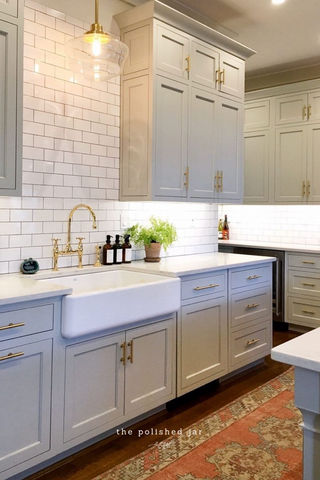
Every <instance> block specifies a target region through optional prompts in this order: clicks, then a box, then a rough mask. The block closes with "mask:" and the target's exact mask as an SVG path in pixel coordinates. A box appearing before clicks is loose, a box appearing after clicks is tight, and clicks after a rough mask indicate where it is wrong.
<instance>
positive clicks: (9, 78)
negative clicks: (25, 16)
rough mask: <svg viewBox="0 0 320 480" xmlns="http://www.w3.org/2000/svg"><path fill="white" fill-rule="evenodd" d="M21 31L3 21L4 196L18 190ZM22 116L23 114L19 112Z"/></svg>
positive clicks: (0, 114) (0, 144)
mask: <svg viewBox="0 0 320 480" xmlns="http://www.w3.org/2000/svg"><path fill="white" fill-rule="evenodd" d="M17 36H18V27H17V26H16V25H12V24H10V23H7V22H3V21H1V20H0V192H1V190H3V193H2V194H3V195H6V194H7V193H8V192H7V191H6V189H8V190H14V189H15V188H16V156H17V144H16V142H17ZM19 114H20V115H21V112H19Z"/></svg>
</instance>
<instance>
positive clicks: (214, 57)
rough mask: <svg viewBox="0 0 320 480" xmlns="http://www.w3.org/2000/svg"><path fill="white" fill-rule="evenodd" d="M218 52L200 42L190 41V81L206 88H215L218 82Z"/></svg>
mask: <svg viewBox="0 0 320 480" xmlns="http://www.w3.org/2000/svg"><path fill="white" fill-rule="evenodd" d="M219 57H220V56H219V52H218V51H217V50H215V49H214V48H211V47H210V46H209V45H204V44H203V43H202V42H196V41H193V42H192V56H191V61H192V66H191V80H192V82H194V83H196V84H199V85H203V86H204V87H207V88H212V89H214V90H215V89H216V88H217V87H218V85H219V83H218V81H217V80H218V77H217V74H218V70H219V61H220V60H219Z"/></svg>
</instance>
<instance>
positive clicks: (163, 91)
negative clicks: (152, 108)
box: [155, 76, 188, 197]
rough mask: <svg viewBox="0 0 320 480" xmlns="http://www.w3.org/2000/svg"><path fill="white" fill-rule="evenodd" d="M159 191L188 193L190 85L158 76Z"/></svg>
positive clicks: (172, 194)
mask: <svg viewBox="0 0 320 480" xmlns="http://www.w3.org/2000/svg"><path fill="white" fill-rule="evenodd" d="M156 89H157V93H156V114H155V117H156V118H155V130H156V135H155V158H156V165H155V194H156V196H166V197H186V196H187V188H186V186H187V185H186V184H187V177H188V175H187V151H188V145H187V142H188V86H186V85H184V84H183V83H180V82H175V81H173V80H169V79H167V78H164V77H160V76H159V77H158V78H157V85H156Z"/></svg>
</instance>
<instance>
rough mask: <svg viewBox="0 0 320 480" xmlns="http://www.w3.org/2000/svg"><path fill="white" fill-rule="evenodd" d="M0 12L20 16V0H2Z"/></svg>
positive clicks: (0, 1)
mask: <svg viewBox="0 0 320 480" xmlns="http://www.w3.org/2000/svg"><path fill="white" fill-rule="evenodd" d="M0 12H2V13H6V14H7V15H12V16H13V17H17V16H18V0H0Z"/></svg>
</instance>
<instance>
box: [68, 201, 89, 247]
mask: <svg viewBox="0 0 320 480" xmlns="http://www.w3.org/2000/svg"><path fill="white" fill-rule="evenodd" d="M79 208H86V209H87V210H89V212H90V213H91V215H92V218H93V223H92V228H97V218H96V214H95V213H94V211H93V210H92V208H91V207H89V205H85V204H84V203H80V204H79V205H76V206H75V207H73V209H72V210H71V212H70V213H69V218H68V236H67V244H66V247H65V251H66V252H72V247H71V222H72V217H73V214H74V212H75V211H76V210H78V209H79Z"/></svg>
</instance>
